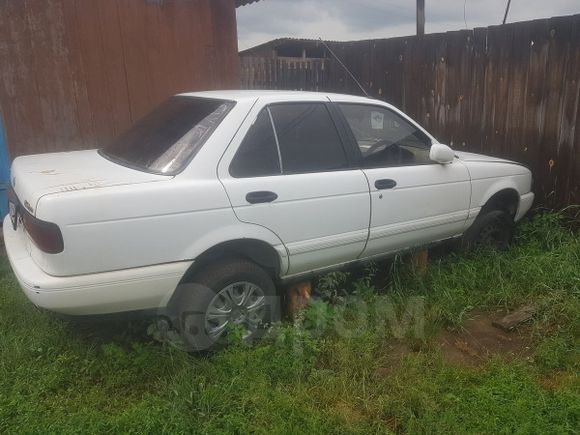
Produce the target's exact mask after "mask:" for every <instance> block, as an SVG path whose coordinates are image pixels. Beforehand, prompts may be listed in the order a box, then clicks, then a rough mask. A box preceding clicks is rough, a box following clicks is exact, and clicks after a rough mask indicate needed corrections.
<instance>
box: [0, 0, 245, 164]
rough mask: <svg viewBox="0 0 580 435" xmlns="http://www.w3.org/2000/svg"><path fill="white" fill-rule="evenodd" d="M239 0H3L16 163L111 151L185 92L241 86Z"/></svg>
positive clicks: (4, 105) (4, 84) (0, 29)
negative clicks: (113, 143)
mask: <svg viewBox="0 0 580 435" xmlns="http://www.w3.org/2000/svg"><path fill="white" fill-rule="evenodd" d="M237 52H238V51H237V42H236V15H235V3H234V1H233V0H196V1H175V0H171V1H167V0H166V1H158V0H82V1H81V0H27V1H23V0H0V116H2V117H3V118H4V123H5V127H6V136H7V138H6V141H7V144H8V148H9V151H10V156H11V157H12V158H14V157H17V156H19V155H22V154H34V153H42V152H49V151H64V150H73V149H83V148H95V147H98V146H102V145H103V144H104V143H106V142H107V141H109V140H110V139H111V138H112V137H114V136H117V135H118V134H120V133H121V132H123V131H124V130H126V129H127V128H128V127H129V126H131V124H132V123H133V122H135V121H136V120H138V119H139V118H141V117H142V116H143V115H144V114H146V113H147V112H148V111H150V110H151V109H152V107H154V106H155V105H157V104H159V103H160V102H161V101H162V100H164V99H165V98H167V97H168V96H170V95H173V94H175V93H179V92H184V91H192V90H206V89H220V88H237V87H238V86H239V61H238V55H237Z"/></svg>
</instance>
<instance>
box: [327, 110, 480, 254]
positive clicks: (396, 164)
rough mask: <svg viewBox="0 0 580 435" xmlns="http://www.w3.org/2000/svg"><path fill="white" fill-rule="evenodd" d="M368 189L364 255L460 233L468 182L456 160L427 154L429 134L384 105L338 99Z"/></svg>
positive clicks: (464, 216)
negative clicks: (435, 158)
mask: <svg viewBox="0 0 580 435" xmlns="http://www.w3.org/2000/svg"><path fill="white" fill-rule="evenodd" d="M338 106H339V108H340V111H341V112H342V114H343V115H344V119H345V121H346V124H348V126H349V127H350V130H351V132H352V135H351V138H352V140H353V142H354V144H355V148H356V149H358V150H359V151H360V165H361V168H362V169H363V171H364V173H365V175H366V177H367V178H368V182H369V187H370V191H371V223H370V231H369V240H368V243H367V246H366V248H365V251H364V253H363V257H369V256H374V255H377V254H382V253H386V252H393V251H398V250H401V249H405V248H410V247H413V246H418V245H423V244H426V243H429V242H433V241H437V240H442V239H446V238H449V237H452V236H456V235H459V234H461V233H462V232H463V230H464V226H465V222H466V219H467V216H468V210H469V201H470V194H471V183H470V178H469V173H468V171H467V168H466V167H465V166H464V165H463V164H462V163H461V162H460V161H459V160H458V159H455V160H454V161H453V163H450V164H446V165H442V164H438V163H435V162H433V161H431V160H430V159H429V151H430V147H431V145H432V143H433V141H434V140H433V139H432V138H430V137H429V135H428V134H426V133H425V132H424V131H423V130H422V129H421V128H420V127H419V126H417V125H416V124H415V123H414V122H413V121H411V120H410V119H409V118H408V117H406V116H404V115H403V114H401V113H398V112H397V111H395V110H392V109H391V108H389V107H386V106H380V105H376V106H375V105H367V104H350V103H339V104H338Z"/></svg>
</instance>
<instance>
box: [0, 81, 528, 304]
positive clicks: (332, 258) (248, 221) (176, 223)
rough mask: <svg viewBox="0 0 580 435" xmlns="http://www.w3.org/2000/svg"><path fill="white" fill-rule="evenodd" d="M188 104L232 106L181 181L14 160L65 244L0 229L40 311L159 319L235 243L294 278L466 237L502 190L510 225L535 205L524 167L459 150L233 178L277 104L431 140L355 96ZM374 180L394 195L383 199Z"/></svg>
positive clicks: (31, 203) (111, 168) (72, 158)
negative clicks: (189, 280)
mask: <svg viewBox="0 0 580 435" xmlns="http://www.w3.org/2000/svg"><path fill="white" fill-rule="evenodd" d="M184 96H188V97H200V98H210V99H224V100H228V101H233V102H235V105H234V106H233V108H232V109H231V111H230V112H229V113H228V114H227V115H226V116H225V118H224V119H223V120H222V121H221V123H220V124H219V126H218V127H217V129H216V130H215V131H214V132H213V133H212V134H211V136H210V137H209V138H208V139H207V141H206V143H205V144H204V145H203V147H202V148H201V149H200V150H199V152H198V153H197V154H196V155H195V157H194V158H193V160H191V162H190V163H189V164H188V165H187V166H186V167H185V169H183V170H182V171H181V172H180V173H178V174H177V175H172V176H168V175H159V174H152V173H147V172H142V171H139V170H135V169H131V168H128V167H125V166H122V165H120V164H118V163H114V162H112V161H109V160H107V159H105V158H104V157H102V156H101V155H99V154H98V152H97V151H96V150H90V151H76V152H68V153H54V154H43V155H35V156H24V157H18V158H16V159H15V160H14V162H13V165H12V184H13V189H14V192H15V193H16V196H17V197H18V201H19V202H20V204H22V206H23V207H25V208H26V209H27V210H28V212H29V213H30V214H31V215H33V216H34V217H35V218H37V219H39V220H41V221H45V222H51V223H54V224H56V225H58V227H59V228H60V231H61V233H62V239H63V241H64V250H63V251H62V252H59V253H56V254H47V253H46V252H43V251H42V250H41V249H40V248H39V247H38V246H37V245H36V244H35V243H34V242H33V240H32V239H31V237H30V236H29V234H28V233H27V231H25V229H24V228H23V225H22V224H19V225H18V226H17V228H16V229H14V228H13V226H12V223H11V221H10V217H9V216H7V217H6V219H5V220H4V225H3V231H4V240H5V244H6V250H7V253H8V257H9V260H10V263H11V265H12V268H13V270H14V273H15V275H16V277H17V279H18V281H19V283H20V286H21V287H22V289H23V290H24V292H25V294H26V296H27V297H28V298H29V299H30V300H31V301H32V302H33V303H34V304H36V305H37V306H39V307H43V308H46V309H49V310H52V311H55V312H60V313H65V314H70V315H90V314H105V313H115V312H124V311H133V310H146V309H159V308H162V307H164V306H165V305H166V304H167V303H168V301H169V300H170V298H171V296H172V295H173V292H174V291H175V289H176V287H177V285H178V284H179V282H180V281H181V279H182V278H183V277H184V275H185V274H186V273H187V272H188V270H190V268H191V267H193V266H194V265H195V262H196V261H197V259H198V258H200V256H203V255H204V254H205V253H207V252H208V251H209V250H211V249H215V247H219V246H229V245H227V244H228V243H231V242H236V243H244V242H245V241H255V243H259V244H260V246H268V247H270V248H271V251H272V252H273V253H275V255H276V259H275V261H276V263H277V264H276V268H275V269H276V274H277V278H279V279H280V280H287V279H290V278H298V277H300V276H303V275H305V274H309V273H313V272H314V273H317V272H322V271H325V270H330V269H332V268H335V267H337V266H340V265H342V264H347V263H351V262H354V261H361V260H365V259H370V258H375V257H378V256H384V255H388V254H392V253H396V252H399V251H401V250H405V249H410V248H414V247H419V246H423V245H426V244H430V243H433V242H436V241H439V240H444V239H449V238H453V237H458V236H461V235H462V234H463V233H464V232H465V231H466V229H468V228H469V227H470V225H471V224H472V223H473V222H474V220H475V219H476V217H477V216H478V214H479V212H480V210H481V209H482V207H483V206H484V205H485V204H486V203H487V202H488V201H489V200H490V198H492V197H493V196H494V195H496V194H497V193H498V192H502V191H509V192H511V193H513V194H515V195H517V204H515V209H514V210H513V219H514V220H515V221H517V220H519V219H521V218H522V217H523V216H524V214H525V213H526V212H527V211H528V210H529V208H530V207H531V205H532V202H533V199H534V195H533V193H532V192H531V183H532V177H531V173H530V171H529V170H528V169H527V168H525V167H524V166H522V165H520V164H517V163H514V162H510V161H507V160H503V159H497V158H492V157H486V156H481V155H476V154H470V153H464V152H456V157H454V159H453V161H452V162H451V163H449V164H439V163H436V162H433V163H432V164H426V165H417V166H413V165H411V166H399V167H381V168H373V169H361V168H357V167H352V168H348V169H345V170H337V171H329V172H312V173H302V174H292V175H276V176H267V177H256V178H234V177H233V176H232V175H230V173H229V171H228V168H229V165H230V162H231V161H232V159H233V158H234V155H235V154H236V150H237V149H238V147H239V145H240V143H241V142H242V140H243V138H244V137H245V136H246V134H247V132H248V130H249V129H250V128H251V126H252V125H253V124H254V122H255V121H256V117H257V116H258V114H259V113H260V112H261V110H262V109H263V108H264V107H268V106H269V105H272V104H278V103H283V102H321V103H325V104H331V103H332V104H334V103H356V104H362V105H372V106H377V107H383V108H385V109H387V110H390V111H392V112H395V113H397V114H399V115H400V116H401V117H403V118H405V119H407V120H408V121H409V122H410V123H412V124H413V125H414V126H416V127H417V128H418V129H420V130H421V131H423V132H424V133H425V134H427V135H428V133H427V132H425V131H424V130H423V129H421V127H419V126H417V125H416V123H414V122H413V121H412V120H410V119H409V118H408V117H407V116H406V115H405V114H403V113H402V112H400V111H399V110H397V109H396V108H394V107H392V106H390V105H388V104H386V103H384V102H382V101H378V100H370V99H367V98H362V97H356V96H348V95H336V94H325V93H305V92H283V91H278V92H274V91H213V92H203V93H192V94H184ZM428 136H429V138H430V139H431V141H432V143H433V144H436V143H437V141H436V140H435V139H434V138H433V137H432V136H430V135H428ZM379 179H393V180H397V185H396V187H395V188H392V189H389V190H378V189H377V188H375V181H376V180H379ZM264 190H266V191H274V192H276V194H277V195H278V198H277V199H276V200H275V201H273V202H268V203H258V204H249V203H248V201H247V200H246V195H247V194H248V192H252V191H264ZM224 244H225V245H224Z"/></svg>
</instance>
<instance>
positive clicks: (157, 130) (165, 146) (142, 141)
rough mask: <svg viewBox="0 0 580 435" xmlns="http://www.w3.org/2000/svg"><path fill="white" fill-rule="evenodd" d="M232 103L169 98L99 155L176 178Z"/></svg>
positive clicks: (206, 99) (179, 97)
mask: <svg viewBox="0 0 580 435" xmlns="http://www.w3.org/2000/svg"><path fill="white" fill-rule="evenodd" d="M234 104H235V103H233V102H231V101H225V100H216V99H209V98H194V97H185V96H178V97H171V98H169V99H168V100H166V101H165V102H164V103H163V104H161V105H160V106H159V107H157V109H155V110H154V111H153V112H151V113H150V114H149V115H147V116H145V117H144V118H143V119H141V120H140V121H138V122H137V123H136V124H135V125H134V126H133V127H131V129H130V130H129V131H127V132H126V133H125V134H123V135H122V136H120V137H119V138H117V139H116V140H114V141H113V142H112V143H111V144H110V145H108V146H106V147H104V148H103V149H101V150H100V151H99V152H100V154H101V155H102V156H103V157H105V158H107V159H109V160H112V161H113V162H115V163H119V164H121V165H124V166H128V167H131V168H134V169H138V170H141V171H146V172H152V173H155V174H163V175H175V174H176V173H178V172H180V171H181V170H183V168H185V166H187V165H188V164H189V162H190V161H191V159H193V157H194V156H195V155H196V154H197V152H198V151H199V150H200V149H201V147H202V146H203V144H204V143H205V141H206V140H207V139H208V138H209V137H210V136H211V134H212V133H213V132H214V130H215V129H216V127H217V126H218V125H219V124H220V122H221V121H222V120H223V119H224V117H225V116H226V115H227V114H228V112H229V111H230V110H231V109H232V107H233V106H234Z"/></svg>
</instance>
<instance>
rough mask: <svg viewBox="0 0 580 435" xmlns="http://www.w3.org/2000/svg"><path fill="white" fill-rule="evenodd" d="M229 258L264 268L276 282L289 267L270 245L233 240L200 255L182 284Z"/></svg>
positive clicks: (254, 240)
mask: <svg viewBox="0 0 580 435" xmlns="http://www.w3.org/2000/svg"><path fill="white" fill-rule="evenodd" d="M228 257H229V258H231V257H243V258H247V259H249V260H251V261H253V262H254V263H256V264H258V265H259V266H261V267H263V268H264V269H265V270H266V272H267V273H268V274H269V275H270V276H271V277H272V279H274V280H276V279H278V278H279V277H280V275H281V274H282V273H283V272H285V268H286V267H287V266H286V263H287V262H286V261H285V258H283V257H282V256H281V255H280V253H279V252H278V250H276V248H274V246H272V245H271V244H270V243H268V242H265V241H264V240H260V239H253V238H243V239H232V240H226V241H223V242H220V243H217V244H216V245H214V246H212V247H210V248H208V249H206V250H205V251H203V252H202V253H201V254H200V255H198V256H197V257H196V258H195V260H194V261H193V263H192V264H191V266H189V268H188V269H187V271H186V272H185V274H184V275H183V277H182V278H181V280H180V284H181V283H183V282H188V281H189V280H190V279H191V278H192V277H193V276H194V275H195V274H196V272H197V271H199V270H200V269H201V268H203V267H205V266H206V265H207V264H208V263H210V262H213V261H218V260H219V259H220V258H228Z"/></svg>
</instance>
